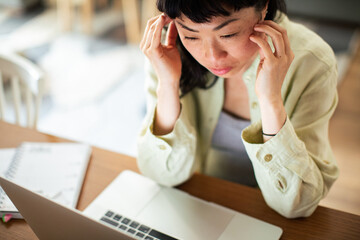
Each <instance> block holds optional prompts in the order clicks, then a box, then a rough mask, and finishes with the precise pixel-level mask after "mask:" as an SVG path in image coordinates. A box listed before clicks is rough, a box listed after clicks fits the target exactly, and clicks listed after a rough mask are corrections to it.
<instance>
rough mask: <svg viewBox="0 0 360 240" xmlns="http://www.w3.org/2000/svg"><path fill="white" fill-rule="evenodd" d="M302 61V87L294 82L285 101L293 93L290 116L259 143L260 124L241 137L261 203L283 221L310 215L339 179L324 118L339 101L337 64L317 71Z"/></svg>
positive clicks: (327, 116) (311, 59)
mask: <svg viewBox="0 0 360 240" xmlns="http://www.w3.org/2000/svg"><path fill="white" fill-rule="evenodd" d="M306 60H307V61H306V64H309V66H311V65H312V69H313V70H312V71H309V72H306V71H302V69H298V77H297V80H296V81H301V82H306V85H304V87H298V86H296V82H294V83H293V86H292V90H290V93H289V96H287V98H288V101H295V100H289V99H291V95H292V94H293V95H295V96H296V97H294V98H296V99H297V100H296V101H297V102H296V104H294V103H293V104H291V105H293V106H294V107H292V109H291V110H289V112H290V113H289V112H288V109H287V114H288V117H287V120H286V122H285V124H284V126H283V127H282V128H281V129H280V131H279V132H278V134H277V135H276V136H274V137H272V138H271V139H270V140H269V141H267V142H266V143H263V140H262V133H261V132H262V128H261V126H262V125H261V121H258V122H256V123H254V124H252V125H250V126H249V127H248V128H246V129H245V130H244V131H243V133H242V139H243V142H244V144H245V147H246V150H247V152H248V154H249V157H250V159H251V161H252V164H253V167H254V171H255V176H256V179H257V181H258V184H259V187H260V189H261V191H262V194H263V196H264V198H265V201H266V203H267V204H268V205H269V206H270V207H271V208H273V209H274V210H276V211H277V212H278V213H280V214H282V215H283V216H285V217H288V218H295V217H304V216H309V215H311V214H312V213H313V212H314V211H315V209H316V207H317V205H318V203H319V201H320V200H321V199H322V198H323V197H325V196H326V194H327V192H328V191H329V188H330V187H331V185H332V184H333V182H334V181H335V180H336V179H337V177H338V167H337V164H336V161H335V158H334V156H333V153H332V150H331V148H330V143H329V139H328V127H329V120H330V118H331V116H332V114H333V112H334V110H335V108H336V105H337V102H338V98H337V89H336V84H337V70H336V63H335V61H333V64H332V65H330V66H327V67H326V69H325V70H324V68H323V67H322V68H317V67H316V64H317V65H318V66H319V63H316V61H317V60H316V59H315V58H314V57H311V58H308V59H306ZM305 69H306V68H305ZM320 70H321V71H320ZM300 77H301V78H300ZM291 91H294V93H291ZM295 92H296V93H295ZM285 106H286V104H285Z"/></svg>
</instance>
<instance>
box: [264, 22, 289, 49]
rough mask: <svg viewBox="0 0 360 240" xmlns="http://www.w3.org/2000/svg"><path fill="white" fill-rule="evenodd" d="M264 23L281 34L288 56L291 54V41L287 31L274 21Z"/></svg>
mask: <svg viewBox="0 0 360 240" xmlns="http://www.w3.org/2000/svg"><path fill="white" fill-rule="evenodd" d="M263 23H264V24H267V25H269V26H271V27H273V28H275V29H276V30H277V31H279V32H281V34H282V36H283V39H284V44H285V53H286V54H288V53H290V52H291V47H290V40H289V36H288V34H287V31H286V29H285V28H283V27H281V26H280V25H279V24H277V23H275V22H274V21H270V20H266V21H263Z"/></svg>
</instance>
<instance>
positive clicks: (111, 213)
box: [105, 211, 114, 217]
mask: <svg viewBox="0 0 360 240" xmlns="http://www.w3.org/2000/svg"><path fill="white" fill-rule="evenodd" d="M112 215H114V212H112V211H107V213H105V216H107V217H112Z"/></svg>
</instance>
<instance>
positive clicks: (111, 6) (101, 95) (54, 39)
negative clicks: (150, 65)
mask: <svg viewBox="0 0 360 240" xmlns="http://www.w3.org/2000/svg"><path fill="white" fill-rule="evenodd" d="M155 2H156V0H0V53H16V54H19V55H21V56H23V57H25V58H27V59H29V60H30V61H32V62H33V63H35V64H36V65H38V66H39V67H40V68H41V69H42V70H43V72H44V73H45V92H44V97H43V101H42V104H41V111H40V116H39V122H38V124H37V128H38V130H40V131H42V132H45V133H50V134H53V135H56V136H60V137H64V138H68V139H72V140H75V141H82V142H87V143H90V144H92V145H94V146H98V147H101V148H105V149H108V150H111V151H115V152H120V153H124V154H127V155H131V156H136V137H137V133H138V131H139V127H140V125H141V122H142V118H143V117H144V115H145V110H146V109H145V95H144V86H143V83H144V78H145V73H144V67H143V65H144V56H143V55H142V53H141V51H140V50H139V48H138V43H139V41H140V39H141V37H142V32H143V29H144V27H145V25H146V21H147V20H148V19H149V18H150V17H151V16H154V15H156V14H157V10H156V8H155ZM286 2H287V4H288V5H287V7H288V15H289V17H290V19H291V20H293V21H297V22H300V23H303V24H304V25H306V26H308V27H309V28H311V29H313V30H314V31H315V32H317V33H318V34H319V35H320V36H321V37H322V38H324V40H325V41H327V42H328V43H329V44H330V46H331V47H332V48H333V50H334V51H335V53H336V56H337V60H338V70H339V78H338V91H339V97H340V98H339V106H338V108H337V110H336V112H335V114H334V117H333V118H332V120H331V123H330V140H331V144H332V147H333V150H334V153H335V155H336V158H337V161H338V164H339V167H340V171H341V173H340V178H339V180H338V181H337V182H336V183H335V184H334V186H333V188H332V190H331V191H330V194H329V195H328V197H327V198H326V199H325V200H323V201H322V202H321V204H322V205H324V206H327V207H331V208H335V209H340V210H343V211H347V212H351V213H354V214H357V215H360V194H358V192H359V191H360V178H359V177H358V173H359V170H360V149H359V148H360V125H359V124H358V123H359V120H360V107H359V105H358V104H359V103H360V95H359V91H360V49H359V46H360V31H359V29H360V1H358V0H302V1H299V0H287V1H286ZM5 91H10V87H7V86H5ZM6 111H7V112H9V113H10V114H6V117H7V119H6V120H7V121H9V122H13V121H14V118H15V117H12V116H13V114H11V112H12V111H13V109H12V106H11V104H8V106H7V109H6ZM24 121H25V120H24ZM0 134H1V133H0Z"/></svg>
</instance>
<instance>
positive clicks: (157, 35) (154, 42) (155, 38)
mask: <svg viewBox="0 0 360 240" xmlns="http://www.w3.org/2000/svg"><path fill="white" fill-rule="evenodd" d="M165 20H166V17H165V15H161V16H160V18H159V20H158V21H156V25H155V29H154V31H153V34H152V38H151V43H150V48H151V49H154V48H157V47H159V46H160V45H161V33H162V29H163V28H164V26H165V24H166V21H165Z"/></svg>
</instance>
